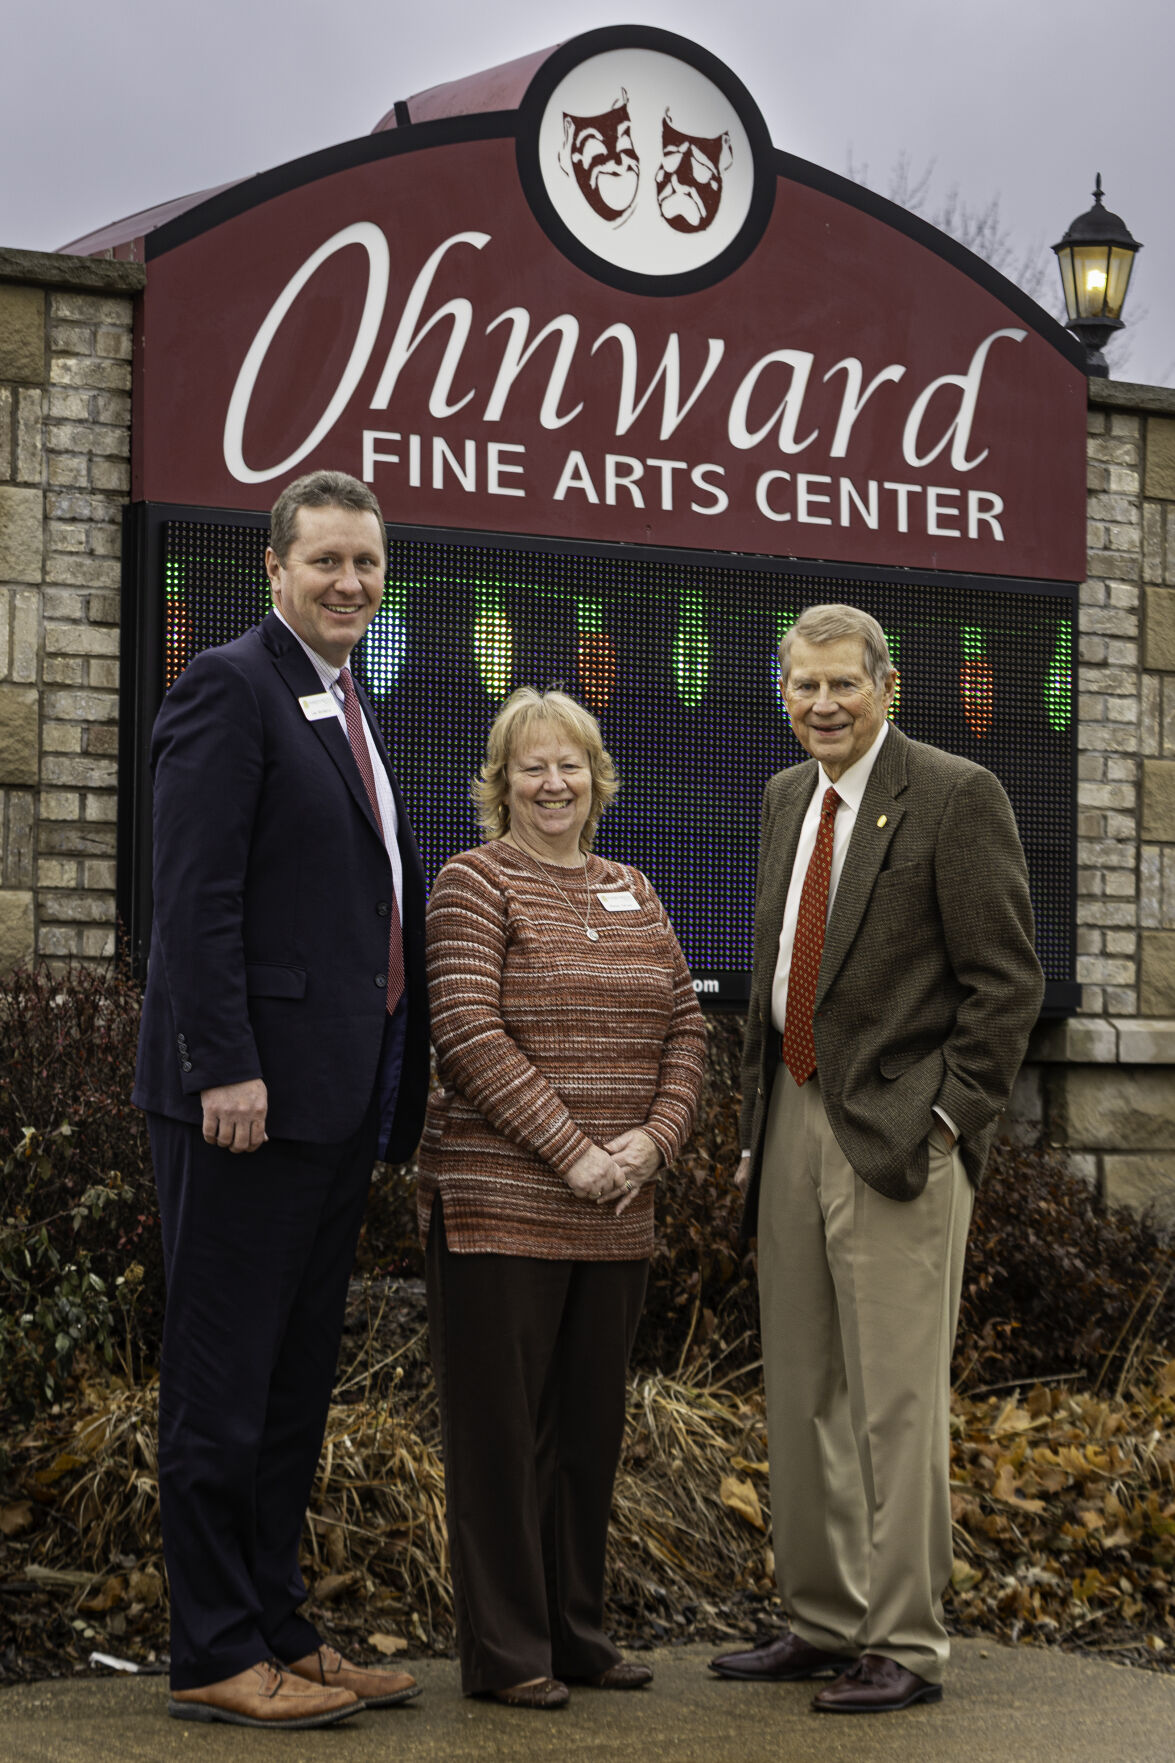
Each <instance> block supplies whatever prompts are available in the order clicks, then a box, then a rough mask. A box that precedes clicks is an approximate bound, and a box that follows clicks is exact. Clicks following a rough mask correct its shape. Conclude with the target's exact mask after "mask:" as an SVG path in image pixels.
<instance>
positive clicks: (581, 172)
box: [538, 47, 755, 276]
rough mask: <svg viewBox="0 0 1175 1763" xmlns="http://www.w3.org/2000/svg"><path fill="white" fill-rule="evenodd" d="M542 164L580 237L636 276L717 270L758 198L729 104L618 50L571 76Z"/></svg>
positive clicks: (664, 63) (695, 82) (689, 75)
mask: <svg viewBox="0 0 1175 1763" xmlns="http://www.w3.org/2000/svg"><path fill="white" fill-rule="evenodd" d="M538 160H539V173H540V176H541V178H542V183H543V187H544V189H545V191H546V194H547V197H548V199H549V201H550V203H551V206H552V207H553V208H554V210H555V213H556V214H557V216H558V217H559V219H560V220H561V221H562V222H563V225H564V226H565V227H566V228H567V230H568V231H569V232H570V233H571V234H572V235H573V237H574V238H576V239H577V240H578V241H579V243H580V244H581V245H583V246H584V247H585V248H586V249H587V250H589V251H591V252H593V253H594V254H595V255H596V256H597V257H600V258H603V260H604V261H605V262H606V263H610V264H612V265H613V266H614V267H615V268H617V269H620V270H626V271H629V272H630V273H633V274H637V275H644V276H664V275H670V276H679V275H683V274H688V273H689V272H690V271H693V270H699V269H701V268H703V267H704V266H705V265H706V264H708V263H711V262H712V261H713V260H714V258H716V257H718V256H720V255H721V253H722V252H723V251H725V250H727V249H728V248H729V247H730V246H731V245H732V244H733V243H734V241H735V239H736V238H737V237H738V234H739V232H740V230H741V228H742V226H743V223H744V222H745V221H746V219H747V215H748V213H749V212H750V207H751V199H752V196H753V194H754V185H755V167H754V163H753V158H752V151H751V142H750V140H749V138H748V136H747V132H746V129H745V128H744V127H743V124H742V122H741V121H740V120H739V117H738V114H737V112H736V110H735V108H734V106H733V104H732V103H731V101H730V99H729V98H728V97H727V96H726V94H725V93H724V92H722V91H721V90H720V89H719V87H718V86H716V85H715V84H714V82H713V81H712V80H710V79H708V78H707V77H706V75H705V74H703V73H701V72H700V71H699V70H698V69H697V68H695V67H691V66H690V65H689V63H688V62H685V61H680V60H678V59H677V58H676V57H675V56H672V55H665V54H662V53H660V52H659V51H657V50H654V49H643V48H636V47H632V48H617V49H609V50H605V51H604V52H603V53H602V54H599V55H594V56H591V57H590V58H589V59H588V60H586V61H582V62H580V63H579V65H578V66H576V67H574V68H572V69H571V71H570V72H569V73H567V74H566V75H565V76H564V77H563V79H561V80H560V81H559V84H558V85H557V86H556V87H555V89H554V91H553V92H552V93H551V96H550V97H549V98H548V100H547V103H546V107H545V109H544V110H543V114H542V120H541V122H540V124H539V136H538Z"/></svg>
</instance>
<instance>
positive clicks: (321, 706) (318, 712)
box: [298, 692, 337, 722]
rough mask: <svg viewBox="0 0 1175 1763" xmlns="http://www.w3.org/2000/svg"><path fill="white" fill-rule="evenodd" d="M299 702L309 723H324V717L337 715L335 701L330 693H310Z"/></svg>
mask: <svg viewBox="0 0 1175 1763" xmlns="http://www.w3.org/2000/svg"><path fill="white" fill-rule="evenodd" d="M298 702H299V704H300V705H301V706H302V715H303V716H304V717H305V718H306V721H307V722H322V720H323V719H324V717H327V716H335V715H337V709H336V706H335V701H334V699H333V698H332V697H331V695H330V693H329V692H310V693H309V694H308V695H307V696H306V697H305V698H299V699H298Z"/></svg>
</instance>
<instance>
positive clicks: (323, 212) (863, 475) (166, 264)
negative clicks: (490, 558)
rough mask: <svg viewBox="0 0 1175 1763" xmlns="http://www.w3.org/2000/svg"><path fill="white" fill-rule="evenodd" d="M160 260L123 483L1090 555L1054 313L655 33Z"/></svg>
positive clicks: (222, 225) (420, 519)
mask: <svg viewBox="0 0 1175 1763" xmlns="http://www.w3.org/2000/svg"><path fill="white" fill-rule="evenodd" d="M617 39H624V40H621V41H619V42H618V41H617ZM601 42H603V43H604V44H605V46H604V47H603V48H601V47H600V44H601ZM608 44H611V45H612V46H611V47H609V46H607V45H608ZM667 45H668V46H669V47H671V48H672V50H673V53H670V52H669V48H668V47H667ZM148 256H149V272H148V278H147V288H146V293H145V296H144V299H143V306H142V316H141V327H140V334H139V338H138V362H137V370H138V371H137V374H136V386H137V392H136V396H137V400H138V405H137V409H136V416H135V425H134V437H135V457H134V493H135V495H136V497H137V498H139V499H144V500H149V501H152V502H171V503H181V504H186V505H190V506H204V507H219V508H235V509H254V510H261V509H265V508H267V507H269V505H270V504H271V503H272V502H273V500H274V499H275V497H276V496H277V494H278V492H279V491H280V490H281V489H282V487H283V486H284V485H285V484H286V483H287V482H289V481H290V479H291V478H293V477H295V476H297V475H299V474H300V473H302V472H304V471H308V470H311V469H313V468H314V467H316V466H323V465H330V466H334V467H339V468H341V469H344V470H346V471H350V472H353V473H354V474H355V475H356V476H358V477H361V478H364V479H365V480H367V481H368V482H370V483H371V485H372V486H373V488H374V489H375V491H376V493H377V495H378V496H379V497H380V500H381V503H382V505H383V508H384V511H385V513H386V514H387V516H388V518H389V519H390V520H394V521H399V522H407V523H417V524H420V525H425V526H434V527H450V528H461V529H466V530H470V529H473V530H482V531H491V532H503V533H520V534H535V535H553V536H558V537H563V538H574V539H582V540H590V541H605V542H618V541H619V542H625V543H629V544H638V545H645V544H647V545H659V546H672V547H686V548H696V549H698V550H704V551H727V552H730V551H735V552H740V551H741V552H754V553H761V554H767V555H774V556H780V557H791V558H822V559H827V560H843V561H846V562H850V563H861V564H870V565H874V566H883V567H884V566H890V567H905V568H916V569H926V570H936V571H939V570H951V571H966V572H974V573H982V574H989V575H1001V576H1019V577H1034V578H1051V579H1054V580H1069V581H1074V580H1079V579H1081V577H1082V576H1083V574H1084V528H1085V520H1084V498H1085V481H1084V480H1085V441H1084V434H1085V407H1086V381H1085V377H1084V375H1083V373H1082V371H1081V369H1080V366H1079V365H1078V362H1079V359H1080V357H1079V353H1078V351H1077V349H1076V347H1075V345H1073V344H1072V342H1071V340H1070V339H1069V338H1068V337H1067V335H1066V333H1064V332H1063V331H1062V330H1061V329H1060V328H1059V327H1058V326H1057V325H1055V324H1054V323H1053V321H1052V320H1051V319H1049V318H1048V317H1047V316H1046V315H1045V314H1044V313H1042V312H1041V311H1040V310H1039V309H1038V308H1036V307H1035V306H1034V305H1033V304H1032V303H1031V302H1030V301H1028V300H1027V299H1026V297H1025V296H1023V295H1022V294H1020V293H1019V292H1018V291H1017V290H1015V289H1014V288H1012V287H1011V285H1010V284H1008V283H1006V282H1003V281H1002V280H1001V279H1000V278H999V277H998V276H996V275H995V274H994V273H993V272H992V271H991V270H990V269H988V268H987V266H986V265H982V264H980V263H979V262H978V261H977V260H975V259H973V258H970V257H969V256H968V255H967V254H966V253H965V252H963V251H962V250H961V249H960V248H959V247H957V246H954V245H953V244H951V242H950V241H947V240H945V239H943V238H942V236H941V235H939V234H937V233H935V232H934V231H933V229H931V228H929V227H926V226H924V225H922V224H921V223H919V222H917V221H915V220H913V219H912V218H911V217H909V216H907V215H905V214H904V213H903V212H902V211H900V210H898V209H896V208H893V207H891V206H890V205H889V204H886V203H884V202H882V201H880V200H878V199H877V198H874V197H872V196H870V195H869V193H868V192H864V191H861V190H859V189H857V188H856V186H853V185H851V184H848V183H847V182H845V181H844V180H841V179H838V178H835V177H832V176H831V175H829V174H827V173H824V172H820V171H818V170H817V169H816V168H813V167H810V166H806V165H803V164H802V163H801V162H798V161H794V160H791V159H789V158H787V157H786V156H785V155H783V154H779V153H776V152H775V151H774V150H773V149H772V148H771V145H770V142H769V141H768V139H767V136H766V131H765V129H764V128H763V125H762V122H761V119H760V118H759V116H758V112H757V110H756V109H755V107H754V105H753V102H752V101H751V100H750V98H749V96H748V95H747V94H746V92H745V90H744V88H743V87H742V86H741V85H740V84H739V82H738V81H737V80H736V79H735V78H734V76H733V75H731V74H730V73H729V70H726V69H724V68H723V67H722V66H721V64H720V63H717V62H715V61H714V60H713V59H712V58H711V57H709V56H708V55H706V54H705V52H703V51H700V50H696V49H695V48H694V47H693V46H692V45H684V46H683V45H682V44H681V42H680V40H679V39H673V38H668V37H666V36H664V34H663V33H656V32H648V31H646V32H640V33H637V32H630V33H627V34H626V33H624V32H611V33H592V35H591V36H590V37H588V38H581V39H578V40H577V42H575V43H572V44H569V45H566V46H564V48H563V49H562V50H560V51H559V52H557V54H556V55H555V56H553V57H552V58H551V60H550V61H548V62H546V63H544V64H543V66H542V68H540V70H539V73H538V74H537V75H536V77H535V81H534V83H533V84H532V87H531V89H530V90H529V91H528V93H527V96H526V99H525V101H524V103H523V105H522V106H521V108H520V109H519V110H518V111H517V112H495V113H492V114H488V115H484V116H480V117H477V116H475V117H465V118H460V119H455V120H453V121H448V122H439V123H429V124H425V125H420V126H415V127H409V128H406V129H397V130H395V131H393V132H390V133H387V134H382V135H377V136H373V137H369V138H367V139H365V140H364V141H361V142H355V143H350V144H348V146H346V147H343V148H339V149H336V150H332V152H330V153H327V154H325V155H316V156H315V157H314V158H313V159H312V160H308V161H302V162H299V163H297V164H295V165H292V166H288V167H285V168H283V169H282V170H281V171H280V172H278V173H273V174H269V175H268V176H267V177H266V178H265V179H261V180H255V184H254V185H244V186H238V187H237V188H235V189H234V190H231V191H229V192H228V193H227V194H226V195H224V196H222V197H218V198H214V199H213V200H212V201H210V202H208V203H206V204H204V205H203V206H202V207H200V208H197V209H195V210H193V211H192V212H191V213H189V214H188V215H185V216H184V217H183V218H182V219H181V220H180V221H179V222H176V223H173V224H172V225H170V226H168V227H164V228H161V229H160V230H159V231H158V232H156V233H154V234H152V235H151V237H150V240H149V242H148Z"/></svg>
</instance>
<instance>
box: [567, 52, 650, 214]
mask: <svg viewBox="0 0 1175 1763" xmlns="http://www.w3.org/2000/svg"><path fill="white" fill-rule="evenodd" d="M559 164H560V165H561V166H562V167H563V170H564V171H565V172H566V173H567V175H568V177H574V179H575V181H576V183H577V184H578V185H579V189H580V194H581V195H582V196H583V198H584V200H585V202H587V203H588V204H589V206H590V207H591V208H593V209H594V210H595V212H596V213H597V214H598V215H599V216H600V217H601V219H603V220H607V221H610V222H611V223H612V224H613V226H622V225H623V223H624V222H625V221H626V220H627V219H628V217H629V215H630V214H631V213H632V210H633V204H634V203H635V202H636V196H637V190H638V188H639V186H640V181H641V162H640V159H639V158H638V156H637V151H636V148H635V147H634V146H633V144H632V118H631V117H630V116H629V114H628V93H627V92H626V91H625V90H624V87H623V86H622V87H621V88H620V96H619V97H618V98H617V99H616V100H615V101H614V102H613V104H612V106H611V108H610V109H608V110H605V111H602V112H601V113H600V115H599V116H568V114H567V112H566V111H564V112H563V145H562V147H561V148H560V150H559Z"/></svg>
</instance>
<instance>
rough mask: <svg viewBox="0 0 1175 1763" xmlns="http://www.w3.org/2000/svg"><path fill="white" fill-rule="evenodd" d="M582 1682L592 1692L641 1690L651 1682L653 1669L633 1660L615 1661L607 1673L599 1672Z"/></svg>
mask: <svg viewBox="0 0 1175 1763" xmlns="http://www.w3.org/2000/svg"><path fill="white" fill-rule="evenodd" d="M582 1681H583V1682H584V1683H585V1684H587V1686H588V1688H589V1689H593V1690H643V1689H644V1687H645V1685H646V1684H648V1683H652V1681H653V1667H652V1666H651V1665H638V1664H637V1662H636V1660H635V1659H617V1661H616V1663H615V1665H609V1667H608V1669H607V1671H601V1672H600V1673H599V1674H598V1675H597V1676H595V1677H585V1678H583V1680H582Z"/></svg>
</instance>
